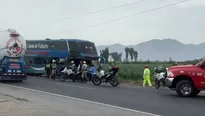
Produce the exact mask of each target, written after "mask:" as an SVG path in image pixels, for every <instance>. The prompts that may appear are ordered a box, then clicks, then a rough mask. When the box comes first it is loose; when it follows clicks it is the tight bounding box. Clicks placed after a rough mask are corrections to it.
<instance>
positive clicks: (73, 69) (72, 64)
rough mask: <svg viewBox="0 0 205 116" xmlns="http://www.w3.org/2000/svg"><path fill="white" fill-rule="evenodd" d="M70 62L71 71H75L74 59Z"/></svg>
mask: <svg viewBox="0 0 205 116" xmlns="http://www.w3.org/2000/svg"><path fill="white" fill-rule="evenodd" d="M70 63H71V66H70V67H71V69H72V71H75V63H74V61H71V62H70Z"/></svg>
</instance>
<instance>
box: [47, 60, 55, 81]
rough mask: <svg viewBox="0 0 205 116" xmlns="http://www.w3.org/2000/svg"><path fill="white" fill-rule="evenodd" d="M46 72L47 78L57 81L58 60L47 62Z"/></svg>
mask: <svg viewBox="0 0 205 116" xmlns="http://www.w3.org/2000/svg"><path fill="white" fill-rule="evenodd" d="M45 70H46V76H47V77H48V78H50V79H54V80H55V75H56V71H57V63H56V60H52V62H49V61H46V64H45Z"/></svg>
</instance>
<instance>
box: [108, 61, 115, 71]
mask: <svg viewBox="0 0 205 116" xmlns="http://www.w3.org/2000/svg"><path fill="white" fill-rule="evenodd" d="M113 67H114V66H113V64H112V63H111V62H110V65H109V67H108V68H109V72H111V71H112V68H113Z"/></svg>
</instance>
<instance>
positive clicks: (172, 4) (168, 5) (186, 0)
mask: <svg viewBox="0 0 205 116" xmlns="http://www.w3.org/2000/svg"><path fill="white" fill-rule="evenodd" d="M188 1H190V0H184V1H180V2H175V3H171V4H167V5H164V6H161V7H157V8H153V9H149V10H146V11H142V12H139V13H135V14H132V15H127V16H124V17H120V18H117V19H113V20H109V21H106V22H102V23H98V24H93V25H87V26H85V27H83V28H89V27H94V26H98V25H102V24H106V23H111V22H115V21H118V20H122V19H125V18H129V17H133V16H136V15H141V14H144V13H148V12H152V11H155V10H159V9H163V8H166V7H170V6H174V5H177V4H180V3H184V2H188ZM83 28H78V29H72V30H69V31H66V32H71V31H77V30H81V29H83Z"/></svg>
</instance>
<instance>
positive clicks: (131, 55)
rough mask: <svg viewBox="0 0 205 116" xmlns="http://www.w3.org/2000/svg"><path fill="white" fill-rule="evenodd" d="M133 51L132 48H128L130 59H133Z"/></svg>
mask: <svg viewBox="0 0 205 116" xmlns="http://www.w3.org/2000/svg"><path fill="white" fill-rule="evenodd" d="M134 52H135V50H134V49H133V48H130V49H129V54H130V58H131V61H133V58H134Z"/></svg>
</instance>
